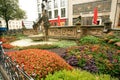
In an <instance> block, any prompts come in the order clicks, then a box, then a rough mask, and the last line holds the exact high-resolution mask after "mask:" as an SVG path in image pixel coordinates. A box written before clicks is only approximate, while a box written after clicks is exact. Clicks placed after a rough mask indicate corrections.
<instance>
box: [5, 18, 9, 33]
mask: <svg viewBox="0 0 120 80" xmlns="http://www.w3.org/2000/svg"><path fill="white" fill-rule="evenodd" d="M8 21H9V20H7V19H6V20H5V22H6V27H7V31H8V30H9V25H8Z"/></svg>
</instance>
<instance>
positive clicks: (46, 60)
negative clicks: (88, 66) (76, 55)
mask: <svg viewBox="0 0 120 80" xmlns="http://www.w3.org/2000/svg"><path fill="white" fill-rule="evenodd" d="M7 55H8V56H9V57H11V58H12V60H13V61H14V60H16V62H17V63H18V64H19V65H20V66H23V65H24V70H25V71H26V72H27V73H28V74H29V75H31V76H33V77H34V78H41V77H45V76H46V75H47V74H48V73H54V72H55V71H58V70H62V69H67V70H71V69H73V68H72V67H71V66H70V65H69V64H67V63H66V62H65V61H64V60H63V59H62V58H61V57H59V56H58V55H56V54H55V53H52V52H49V51H46V50H39V49H27V50H21V51H15V52H8V53H7Z"/></svg>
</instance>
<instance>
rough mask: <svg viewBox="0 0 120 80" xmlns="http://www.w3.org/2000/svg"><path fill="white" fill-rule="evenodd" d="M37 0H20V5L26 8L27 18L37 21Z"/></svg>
mask: <svg viewBox="0 0 120 80" xmlns="http://www.w3.org/2000/svg"><path fill="white" fill-rule="evenodd" d="M36 1H37V0H19V5H20V7H21V8H22V9H23V10H25V12H26V15H27V20H29V21H35V20H36V19H37V16H38V14H37V3H36Z"/></svg>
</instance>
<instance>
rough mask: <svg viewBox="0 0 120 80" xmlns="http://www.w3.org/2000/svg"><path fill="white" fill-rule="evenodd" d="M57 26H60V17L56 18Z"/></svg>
mask: <svg viewBox="0 0 120 80" xmlns="http://www.w3.org/2000/svg"><path fill="white" fill-rule="evenodd" d="M58 26H60V16H58Z"/></svg>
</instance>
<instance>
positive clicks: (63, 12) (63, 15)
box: [61, 8, 65, 17]
mask: <svg viewBox="0 0 120 80" xmlns="http://www.w3.org/2000/svg"><path fill="white" fill-rule="evenodd" d="M61 17H65V8H62V9H61Z"/></svg>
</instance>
